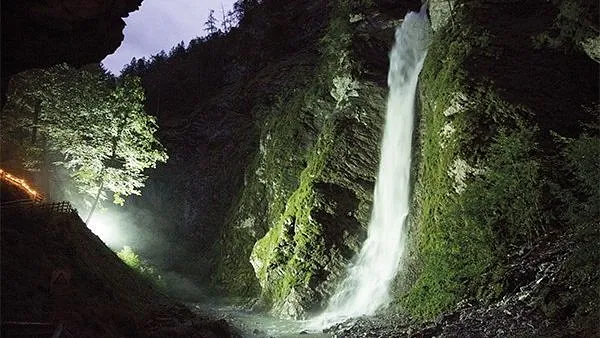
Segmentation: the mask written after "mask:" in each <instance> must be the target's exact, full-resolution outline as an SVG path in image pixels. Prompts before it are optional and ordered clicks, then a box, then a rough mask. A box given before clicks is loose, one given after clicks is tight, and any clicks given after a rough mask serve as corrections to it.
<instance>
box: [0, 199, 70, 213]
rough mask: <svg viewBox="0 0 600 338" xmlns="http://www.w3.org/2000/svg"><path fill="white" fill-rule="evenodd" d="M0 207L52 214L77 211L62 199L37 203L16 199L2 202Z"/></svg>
mask: <svg viewBox="0 0 600 338" xmlns="http://www.w3.org/2000/svg"><path fill="white" fill-rule="evenodd" d="M0 208H2V209H12V208H19V209H29V210H33V211H38V212H44V213H52V214H59V213H62V214H70V213H76V212H77V210H76V209H75V208H73V206H72V205H71V203H69V202H65V201H63V202H54V203H39V202H37V201H32V200H29V199H26V200H16V201H10V202H6V203H2V204H1V205H0Z"/></svg>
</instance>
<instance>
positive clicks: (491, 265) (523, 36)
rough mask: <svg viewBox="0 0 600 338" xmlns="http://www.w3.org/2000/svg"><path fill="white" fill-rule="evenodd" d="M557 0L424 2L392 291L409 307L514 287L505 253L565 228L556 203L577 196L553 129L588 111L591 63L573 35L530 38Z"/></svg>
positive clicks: (592, 98) (586, 119) (572, 127)
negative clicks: (404, 241) (408, 198)
mask: <svg viewBox="0 0 600 338" xmlns="http://www.w3.org/2000/svg"><path fill="white" fill-rule="evenodd" d="M555 5H556V4H552V3H545V4H540V3H538V2H534V1H482V2H476V3H475V2H464V3H463V2H459V3H458V4H457V5H456V7H454V8H453V10H452V15H451V18H452V20H443V18H444V16H446V14H445V13H446V12H445V11H438V12H435V11H434V12H432V17H434V18H435V17H438V27H437V33H436V35H435V38H434V41H433V42H432V45H431V47H430V50H429V54H428V57H427V61H426V63H425V66H424V69H423V72H422V74H421V75H422V77H421V102H422V115H421V122H420V133H419V139H420V142H419V143H420V151H419V154H418V155H417V158H418V159H417V161H418V167H417V168H416V177H417V182H416V188H415V199H414V206H413V222H412V226H413V228H412V243H411V245H412V254H411V256H410V258H409V262H408V263H406V264H407V266H406V268H405V271H406V272H405V274H403V275H401V276H400V277H399V278H398V283H397V288H398V292H397V294H398V303H399V304H400V305H401V306H402V307H403V308H404V309H407V310H408V311H409V312H410V313H411V315H413V316H415V317H420V318H432V317H434V316H436V315H438V314H439V313H440V312H442V311H445V310H448V309H450V308H452V307H453V306H455V305H456V304H457V303H458V302H459V301H460V300H462V299H465V298H466V299H472V300H475V301H476V302H482V303H484V304H485V302H488V301H489V300H491V299H498V297H502V296H503V295H506V293H507V292H511V291H514V288H515V280H514V276H511V275H509V274H505V271H506V269H509V268H507V266H509V264H508V263H507V256H510V255H512V254H513V253H511V254H510V255H509V253H510V252H512V250H514V248H518V247H522V246H524V245H527V244H531V243H536V241H538V240H541V239H540V238H542V236H543V235H544V234H547V233H549V232H552V231H559V232H565V231H567V230H568V228H569V227H568V226H566V224H567V222H565V221H564V218H563V215H565V214H568V209H569V208H571V206H569V204H570V203H574V204H576V203H575V202H565V200H563V198H562V197H561V196H563V195H565V194H566V195H568V194H571V193H574V194H578V193H577V192H575V191H574V190H575V189H577V188H574V187H571V186H570V184H571V183H569V182H568V178H567V176H568V175H566V174H565V173H566V172H568V171H569V170H572V168H571V169H568V168H565V164H564V158H563V157H562V156H564V154H563V153H562V152H563V151H565V150H564V149H565V148H564V143H563V142H562V141H561V139H562V140H565V139H564V138H576V137H578V136H579V134H580V133H581V132H582V131H585V130H586V128H585V127H583V125H584V124H586V123H591V122H593V121H594V118H595V117H594V116H595V115H596V114H598V113H597V107H596V106H595V104H596V103H597V100H598V96H597V93H598V82H597V74H598V64H597V63H595V62H594V61H593V60H592V59H591V58H589V57H587V56H586V55H585V54H583V53H582V52H581V49H580V48H578V47H577V45H576V44H575V43H573V42H571V45H570V46H571V47H569V48H566V47H565V48H562V47H561V48H558V47H557V46H548V45H543V44H539V43H536V37H539V36H541V35H543V34H546V33H547V32H548V31H549V30H552V29H554V27H555V25H556V18H557V17H558V16H559V15H560V8H559V7H557V6H555ZM436 8H437V7H436V6H432V10H435V9H436ZM492 13H493V14H492ZM440 18H441V19H440ZM565 41H566V40H565ZM594 111H595V112H594ZM596 116H597V115H596ZM559 187H561V188H559ZM569 189H573V191H572V192H569V193H567V192H566V191H567V190H569ZM577 229H579V230H581V229H582V228H580V225H577ZM579 230H578V231H579ZM582 231H583V230H582ZM577 306H584V305H583V304H579V305H577Z"/></svg>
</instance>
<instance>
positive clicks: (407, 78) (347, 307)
mask: <svg viewBox="0 0 600 338" xmlns="http://www.w3.org/2000/svg"><path fill="white" fill-rule="evenodd" d="M426 7H427V6H426V5H423V6H422V7H421V11H420V12H419V13H416V12H410V13H408V14H407V15H406V17H405V18H404V22H403V23H402V25H401V26H400V27H398V28H397V29H396V43H395V44H394V47H393V48H392V51H391V53H390V69H389V72H388V86H389V90H390V92H389V97H388V102H387V113H386V122H385V130H384V134H383V143H382V149H381V163H380V166H379V174H378V177H377V183H376V185H375V195H374V205H373V212H372V214H371V220H370V223H369V232H368V237H367V240H366V241H365V243H364V244H363V247H362V249H361V251H360V253H359V254H358V256H357V259H356V261H355V263H354V264H353V265H352V266H351V267H350V268H349V270H348V276H347V277H346V279H345V280H344V281H343V282H342V283H341V284H340V285H338V287H337V289H336V292H335V293H334V295H333V297H332V298H331V299H330V301H329V305H328V307H327V309H326V310H325V312H324V313H323V314H322V315H320V316H319V317H317V318H315V319H314V320H312V321H311V324H312V325H311V326H313V325H314V326H318V327H321V328H323V327H326V326H330V325H333V324H335V323H338V322H341V321H343V320H345V319H347V318H351V317H357V316H361V315H371V314H373V313H374V312H375V311H376V310H377V309H379V308H380V307H382V306H385V305H387V304H388V303H389V301H390V297H389V292H388V291H389V287H390V283H391V281H392V280H393V279H394V277H395V276H396V273H397V270H398V266H399V263H400V260H401V258H402V255H403V253H404V248H405V244H406V238H405V237H406V229H405V226H404V225H405V223H406V218H407V215H408V210H409V203H410V200H409V197H410V167H411V150H412V137H413V120H414V108H415V107H414V103H415V92H416V87H417V81H418V77H419V73H420V71H421V68H422V66H423V61H424V59H425V55H426V54H427V46H428V44H429V37H430V24H429V20H428V18H427V14H426V9H427V8H426Z"/></svg>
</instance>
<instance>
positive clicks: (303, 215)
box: [217, 2, 393, 318]
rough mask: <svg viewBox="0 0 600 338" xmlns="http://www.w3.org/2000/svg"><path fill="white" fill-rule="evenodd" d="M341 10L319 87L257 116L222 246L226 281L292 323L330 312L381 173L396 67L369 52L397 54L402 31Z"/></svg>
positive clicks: (285, 97)
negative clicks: (253, 145)
mask: <svg viewBox="0 0 600 338" xmlns="http://www.w3.org/2000/svg"><path fill="white" fill-rule="evenodd" d="M333 7H334V9H333V10H332V14H331V17H330V22H329V26H328V28H327V29H326V32H325V35H324V36H323V37H322V38H321V40H320V41H321V60H320V64H319V66H318V68H317V70H316V71H315V74H314V75H313V78H314V81H312V82H311V83H309V84H308V85H307V86H305V87H298V88H296V89H294V90H293V91H289V92H285V93H280V94H279V95H278V96H277V97H276V98H275V99H274V100H273V101H272V102H271V103H270V104H269V105H265V106H263V107H260V111H257V113H256V114H255V115H256V116H259V117H261V119H262V120H261V122H260V126H259V128H260V135H261V137H260V141H259V142H258V143H259V151H258V152H257V154H256V157H255V159H254V161H253V164H252V166H251V168H250V169H249V170H248V171H247V172H246V177H245V186H244V189H243V191H242V193H241V197H240V200H239V203H238V205H237V207H236V208H235V209H234V210H233V211H232V214H231V215H232V216H231V217H230V222H229V225H228V229H227V230H226V231H225V232H224V236H223V238H222V240H221V243H222V244H221V247H222V248H223V249H224V250H223V251H222V252H223V254H224V258H223V261H222V262H221V263H220V265H219V271H218V273H217V276H218V280H219V283H221V284H223V285H226V288H227V290H228V291H229V292H231V293H238V294H245V295H256V294H257V292H256V291H257V290H260V292H258V293H260V295H261V297H260V298H261V302H260V304H262V305H263V306H265V307H266V308H268V309H271V312H272V313H273V314H275V315H277V316H280V317H286V318H303V317H306V316H307V314H308V313H310V312H312V311H317V310H318V309H320V308H322V307H323V306H324V305H325V303H326V300H327V298H328V296H330V294H331V293H332V292H333V288H334V287H335V285H336V283H337V282H338V281H339V279H340V278H341V277H343V273H344V271H345V267H346V265H347V263H348V262H349V261H350V259H351V258H352V257H353V256H354V255H355V254H356V252H357V251H358V250H359V249H360V246H361V244H362V242H363V241H364V239H365V237H366V227H367V224H368V220H369V215H370V209H371V204H372V192H373V187H374V182H375V175H376V171H377V167H378V159H379V142H380V137H381V133H382V126H383V117H384V114H385V95H386V89H385V87H384V85H385V83H386V81H385V77H386V74H387V68H382V69H375V68H374V66H373V64H371V63H369V60H366V59H363V58H365V57H368V55H370V54H371V53H374V51H371V52H369V53H365V52H364V51H366V50H367V48H366V45H369V46H377V47H378V48H382V50H380V51H379V53H380V54H381V55H386V54H387V53H388V50H387V49H388V48H389V47H390V46H388V45H386V43H383V41H384V40H386V39H387V38H390V37H393V25H390V24H389V18H388V19H382V18H378V20H379V21H381V22H382V24H381V25H380V27H379V28H377V29H376V32H375V31H371V32H369V31H368V30H369V29H371V30H374V28H373V27H371V28H368V27H367V26H366V25H365V21H364V20H363V19H364V18H363V19H360V18H362V16H361V15H359V14H358V13H354V14H355V15H350V14H351V13H352V11H353V10H352V8H353V7H352V6H351V5H349V4H348V3H345V2H341V3H339V4H336V5H335V6H333ZM362 8H363V9H364V8H367V7H362ZM370 15H372V16H373V15H374V14H373V13H371V14H370ZM357 17H358V18H359V19H356V18H357ZM352 18H354V19H355V20H356V21H353V20H351V19H352ZM357 27H363V28H360V29H356V28H357ZM365 27H367V28H365ZM369 27H370V26H369ZM368 34H372V35H373V36H374V38H373V39H369V38H367V37H366V36H367V35H368ZM356 52H357V53H356ZM265 77H268V76H265ZM251 272H252V275H250V273H251ZM248 291H250V292H248Z"/></svg>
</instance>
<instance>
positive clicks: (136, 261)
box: [117, 246, 167, 291]
mask: <svg viewBox="0 0 600 338" xmlns="http://www.w3.org/2000/svg"><path fill="white" fill-rule="evenodd" d="M117 256H118V257H119V258H120V259H121V260H122V261H123V262H124V263H125V264H127V266H129V267H130V268H132V269H133V270H134V271H135V272H136V273H138V274H139V275H140V276H141V277H142V278H144V279H145V280H147V281H148V282H150V283H151V284H152V285H154V286H155V287H157V288H159V289H161V290H163V291H164V290H165V289H166V287H167V284H166V283H165V281H164V279H163V278H162V276H161V275H160V274H159V273H158V271H157V270H156V268H155V267H154V266H152V265H151V264H149V263H148V262H146V261H144V260H142V259H141V258H140V256H139V255H138V254H136V253H135V252H134V251H133V249H132V248H131V247H129V246H124V247H123V249H121V250H119V251H118V252H117Z"/></svg>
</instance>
